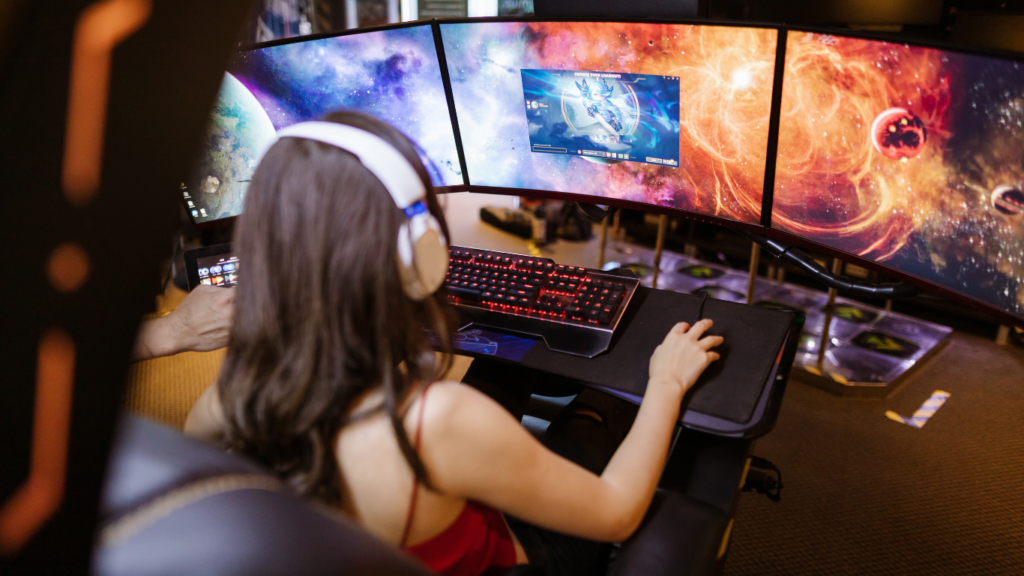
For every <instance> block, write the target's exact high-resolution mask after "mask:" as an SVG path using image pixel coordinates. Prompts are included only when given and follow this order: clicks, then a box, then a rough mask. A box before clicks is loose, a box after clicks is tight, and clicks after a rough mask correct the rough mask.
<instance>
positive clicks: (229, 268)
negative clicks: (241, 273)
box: [224, 262, 235, 272]
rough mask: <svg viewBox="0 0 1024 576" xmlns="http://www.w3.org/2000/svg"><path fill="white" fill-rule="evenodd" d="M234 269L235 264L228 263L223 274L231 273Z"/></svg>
mask: <svg viewBox="0 0 1024 576" xmlns="http://www.w3.org/2000/svg"><path fill="white" fill-rule="evenodd" d="M234 269H235V263H234V262H228V263H227V264H225V265H224V271H225V272H231V271H233V270H234Z"/></svg>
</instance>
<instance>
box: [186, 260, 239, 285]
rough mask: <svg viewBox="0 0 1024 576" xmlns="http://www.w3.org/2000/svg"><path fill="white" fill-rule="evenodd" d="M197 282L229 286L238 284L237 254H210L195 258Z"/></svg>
mask: <svg viewBox="0 0 1024 576" xmlns="http://www.w3.org/2000/svg"><path fill="white" fill-rule="evenodd" d="M196 265H197V267H196V274H197V275H198V276H199V283H200V284H206V285H207V286H223V287H231V286H234V285H236V284H238V256H235V255H234V254H226V255H224V256H210V257H207V258H199V259H197V260H196Z"/></svg>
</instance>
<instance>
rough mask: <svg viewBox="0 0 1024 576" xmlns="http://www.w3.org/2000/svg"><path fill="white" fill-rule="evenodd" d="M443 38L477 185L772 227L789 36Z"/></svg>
mask: <svg viewBox="0 0 1024 576" xmlns="http://www.w3.org/2000/svg"><path fill="white" fill-rule="evenodd" d="M440 26H441V38H442V41H443V44H444V50H445V59H446V60H447V64H448V73H449V75H450V77H451V84H452V95H453V97H454V104H455V112H456V116H457V118H458V123H459V131H460V133H461V137H462V144H463V148H464V150H465V155H466V167H467V170H468V176H469V183H470V184H471V185H472V186H474V187H476V186H487V187H495V188H505V189H516V190H537V191H550V192H560V193H572V194H580V195H581V196H591V197H598V199H597V200H599V199H600V198H608V199H619V200H628V201H633V202H640V203H644V204H649V205H657V206H664V207H669V208H676V209H682V210H688V211H691V212H698V213H701V214H706V215H709V216H716V217H720V218H727V219H732V220H737V221H741V222H747V223H753V224H756V223H758V222H759V220H760V215H761V196H762V192H763V190H764V173H765V160H766V156H767V152H766V150H767V142H768V121H769V117H770V112H771V100H772V83H773V78H774V71H775V51H776V50H775V49H776V44H777V39H778V31H777V30H775V29H770V28H742V27H730V26H697V25H689V24H687V25H680V24H629V23H619V22H493V21H491V22H469V23H442V24H441V25H440ZM581 199H582V198H581ZM590 201H595V199H594V198H591V199H590ZM598 203H600V202H598Z"/></svg>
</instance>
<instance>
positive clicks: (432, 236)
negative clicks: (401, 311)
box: [398, 216, 448, 301]
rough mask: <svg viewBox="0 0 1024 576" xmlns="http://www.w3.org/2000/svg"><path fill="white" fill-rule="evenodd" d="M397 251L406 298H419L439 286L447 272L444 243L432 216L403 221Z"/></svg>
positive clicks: (434, 290) (446, 249)
mask: <svg viewBox="0 0 1024 576" xmlns="http://www.w3.org/2000/svg"><path fill="white" fill-rule="evenodd" d="M410 228H411V230H410ZM410 232H411V234H410ZM398 252H399V273H400V275H401V278H402V287H403V288H404V289H405V294H406V295H407V296H408V297H409V298H411V299H413V300H416V301H420V300H423V299H424V298H426V297H427V296H429V295H431V294H433V293H434V292H437V290H438V289H439V288H441V285H442V284H444V279H445V276H446V275H447V273H448V246H447V245H446V244H445V242H444V240H443V239H442V236H441V234H440V233H439V232H438V231H437V226H436V221H434V218H433V217H431V216H427V217H425V218H421V217H416V218H414V219H413V220H411V221H409V222H407V223H406V224H403V225H402V227H401V229H399V233H398Z"/></svg>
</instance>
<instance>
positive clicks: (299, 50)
mask: <svg viewBox="0 0 1024 576" xmlns="http://www.w3.org/2000/svg"><path fill="white" fill-rule="evenodd" d="M337 110H354V111H359V112H363V113H366V114H369V115H371V116H374V117H376V118H379V119H380V120H383V121H385V122H387V123H389V124H391V125H392V126H395V127H396V128H398V129H399V130H401V131H402V132H403V133H404V134H405V135H406V136H408V137H409V138H410V139H411V140H412V141H413V142H414V143H415V144H416V145H417V147H418V148H419V151H420V156H421V158H423V160H424V165H426V167H427V171H428V172H429V173H430V177H431V180H432V182H433V183H434V185H435V186H453V185H461V184H463V183H464V179H463V176H462V170H461V168H460V165H459V159H458V152H457V149H456V146H455V134H454V132H453V130H452V123H451V118H450V115H449V113H448V101H447V98H446V96H445V91H444V84H443V81H442V79H441V67H440V64H439V63H438V59H437V49H436V47H435V44H434V36H433V33H432V31H431V27H430V25H421V26H412V27H406V28H396V29H391V30H380V31H374V32H365V33H361V34H351V35H347V36H337V37H333V38H321V39H317V40H308V41H304V42H294V43H290V44H281V45H278V46H270V47H266V48H259V49H255V50H248V51H242V52H239V53H237V54H236V55H235V56H234V57H233V58H232V60H231V62H230V63H229V64H228V67H227V73H226V74H225V75H224V82H223V84H222V85H221V89H220V93H219V95H218V97H217V102H216V105H215V107H214V110H213V113H212V115H211V119H210V123H209V125H208V128H207V132H206V139H205V141H204V144H203V149H202V151H201V153H200V155H199V157H198V158H197V162H196V165H195V167H194V171H193V173H192V175H191V178H190V179H189V180H188V181H186V182H183V183H182V184H181V192H182V195H183V199H184V201H185V203H186V206H187V207H188V210H189V212H190V213H191V215H192V217H193V219H194V220H195V221H196V222H197V223H202V222H208V221H211V220H217V219H220V218H227V217H231V216H237V215H238V214H240V213H241V212H242V204H243V200H244V198H245V191H246V189H247V188H248V186H249V181H250V179H251V178H252V174H253V171H254V170H255V169H256V162H257V160H258V158H257V155H258V154H259V153H260V151H261V150H262V149H263V147H264V145H265V144H266V143H267V142H269V141H271V140H272V139H273V138H274V134H275V133H276V131H277V130H280V129H282V128H285V127H287V126H289V125H291V124H295V123H297V122H302V121H306V120H316V119H318V118H320V117H322V116H323V115H324V114H327V113H328V112H334V111H337Z"/></svg>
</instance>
